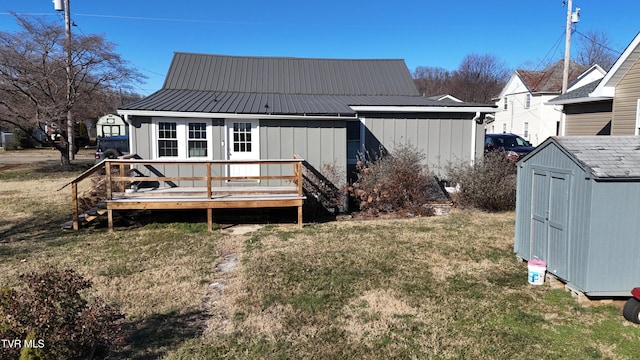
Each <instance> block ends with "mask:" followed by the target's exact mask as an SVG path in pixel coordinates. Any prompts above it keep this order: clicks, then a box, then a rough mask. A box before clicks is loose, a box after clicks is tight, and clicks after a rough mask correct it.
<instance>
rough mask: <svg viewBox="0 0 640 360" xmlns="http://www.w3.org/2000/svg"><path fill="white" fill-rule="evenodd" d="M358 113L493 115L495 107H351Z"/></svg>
mask: <svg viewBox="0 0 640 360" xmlns="http://www.w3.org/2000/svg"><path fill="white" fill-rule="evenodd" d="M350 108H351V109H353V110H354V111H356V112H410V113H425V112H432V113H434V112H436V113H476V112H481V113H493V112H496V111H498V109H497V108H496V107H493V106H379V105H376V106H355V105H354V106H350Z"/></svg>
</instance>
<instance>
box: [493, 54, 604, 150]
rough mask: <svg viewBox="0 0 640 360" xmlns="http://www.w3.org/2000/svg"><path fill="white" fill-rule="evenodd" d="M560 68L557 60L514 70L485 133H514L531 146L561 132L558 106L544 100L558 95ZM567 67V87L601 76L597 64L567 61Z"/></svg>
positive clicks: (570, 87) (602, 71)
mask: <svg viewBox="0 0 640 360" xmlns="http://www.w3.org/2000/svg"><path fill="white" fill-rule="evenodd" d="M563 67H564V64H563V61H558V62H556V63H555V64H553V65H552V66H550V67H548V68H547V69H545V70H543V71H527V70H516V71H515V72H514V74H513V75H512V76H511V78H510V79H509V81H508V82H507V85H506V86H505V87H504V88H503V89H502V92H500V95H499V96H498V97H497V98H496V99H495V100H496V105H498V109H499V110H501V111H498V112H496V113H495V119H494V120H493V121H491V122H489V123H487V125H486V132H487V133H488V134H500V133H513V134H517V135H520V136H522V137H523V138H525V139H527V140H528V141H529V142H530V143H531V144H533V145H534V146H536V145H538V144H540V143H542V142H543V141H544V140H545V139H547V138H548V137H549V136H556V135H562V134H561V129H562V121H563V113H562V111H561V109H560V108H559V107H555V106H553V105H545V103H546V102H547V101H549V100H550V99H552V98H555V97H556V96H558V95H560V94H561V92H562V73H563ZM569 69H570V71H569V87H568V88H569V90H572V89H575V88H578V87H580V86H583V85H586V84H588V83H590V82H593V81H595V80H598V79H601V78H603V77H604V75H605V71H604V70H603V69H602V68H601V67H600V66H598V65H593V66H592V67H590V68H588V69H586V70H585V68H584V67H583V66H581V65H579V64H576V63H571V65H570V67H569Z"/></svg>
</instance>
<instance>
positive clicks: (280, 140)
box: [260, 120, 347, 185]
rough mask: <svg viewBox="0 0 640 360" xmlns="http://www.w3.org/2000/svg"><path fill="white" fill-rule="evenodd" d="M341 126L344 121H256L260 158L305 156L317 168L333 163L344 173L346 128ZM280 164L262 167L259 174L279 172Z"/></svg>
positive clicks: (319, 169)
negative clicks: (258, 133) (258, 128)
mask: <svg viewBox="0 0 640 360" xmlns="http://www.w3.org/2000/svg"><path fill="white" fill-rule="evenodd" d="M345 126H346V125H345V121H344V120H316V121H299V120H298V121H296V120H262V121H261V122H260V157H261V158H262V159H291V158H293V156H294V155H296V156H299V157H302V158H303V159H305V160H306V161H307V162H308V163H309V164H310V165H311V166H313V167H314V168H316V169H317V170H318V171H321V170H322V166H323V164H328V165H330V164H335V165H336V166H337V168H338V170H339V171H340V172H341V173H344V174H346V159H347V131H346V127H345ZM280 166H281V165H270V166H264V167H263V169H262V174H263V175H275V173H277V172H278V171H280ZM282 166H284V167H290V166H288V165H282ZM287 171H288V170H287ZM343 181H346V178H344V177H343ZM336 185H340V184H336Z"/></svg>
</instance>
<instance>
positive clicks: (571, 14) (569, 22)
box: [562, 0, 580, 94]
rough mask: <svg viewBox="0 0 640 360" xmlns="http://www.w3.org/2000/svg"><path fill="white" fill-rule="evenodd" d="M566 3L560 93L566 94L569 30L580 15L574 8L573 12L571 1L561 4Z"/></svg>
mask: <svg viewBox="0 0 640 360" xmlns="http://www.w3.org/2000/svg"><path fill="white" fill-rule="evenodd" d="M565 2H566V4H567V29H566V34H565V45H564V71H563V73H562V93H563V94H564V93H566V92H567V87H568V84H569V66H570V63H571V30H572V28H573V24H574V23H577V22H578V21H580V20H579V18H578V17H579V15H580V8H576V12H575V13H574V12H573V0H566V1H563V4H564V3H565Z"/></svg>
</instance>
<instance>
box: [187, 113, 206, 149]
mask: <svg viewBox="0 0 640 360" xmlns="http://www.w3.org/2000/svg"><path fill="white" fill-rule="evenodd" d="M187 147H188V152H187V154H188V156H189V157H207V148H208V146H207V124H206V123H200V122H198V123H189V131H188V137H187Z"/></svg>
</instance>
